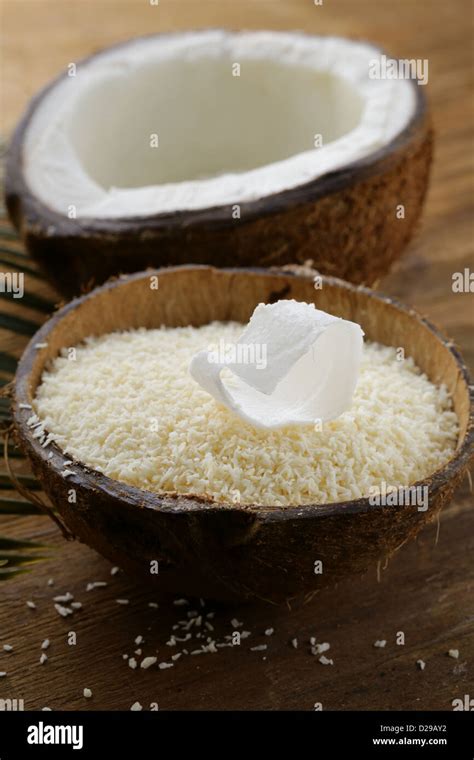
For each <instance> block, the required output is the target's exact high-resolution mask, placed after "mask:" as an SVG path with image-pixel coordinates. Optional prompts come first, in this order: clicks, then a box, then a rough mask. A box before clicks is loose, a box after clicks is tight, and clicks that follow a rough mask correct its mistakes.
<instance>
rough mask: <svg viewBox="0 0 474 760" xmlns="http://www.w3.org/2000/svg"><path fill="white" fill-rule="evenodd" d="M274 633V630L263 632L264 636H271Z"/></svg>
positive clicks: (268, 629)
mask: <svg viewBox="0 0 474 760" xmlns="http://www.w3.org/2000/svg"><path fill="white" fill-rule="evenodd" d="M274 633H275V629H274V628H267V629H266V631H265V636H273V634H274Z"/></svg>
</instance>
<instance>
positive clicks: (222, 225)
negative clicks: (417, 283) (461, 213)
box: [5, 43, 433, 296]
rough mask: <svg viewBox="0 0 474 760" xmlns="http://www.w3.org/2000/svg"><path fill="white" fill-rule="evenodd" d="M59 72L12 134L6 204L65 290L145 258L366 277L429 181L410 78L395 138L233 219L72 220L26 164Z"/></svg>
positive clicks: (405, 227) (398, 244)
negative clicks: (35, 123) (48, 200)
mask: <svg viewBox="0 0 474 760" xmlns="http://www.w3.org/2000/svg"><path fill="white" fill-rule="evenodd" d="M125 44H128V43H125ZM98 55H100V53H98ZM87 60H90V59H87ZM57 81H58V80H56V81H55V82H52V83H51V84H50V85H49V86H47V87H46V88H45V89H44V90H42V91H41V92H40V93H39V94H38V95H37V97H36V98H35V99H34V100H33V101H32V103H31V105H30V107H29V109H28V110H27V112H26V114H25V115H24V116H23V118H22V120H21V121H20V123H19V125H18V127H17V129H16V131H15V133H14V135H13V139H12V142H11V146H10V149H9V152H8V156H7V169H6V178H5V186H6V204H7V208H8V212H9V214H10V217H11V219H12V221H13V224H14V225H15V227H16V228H17V229H18V230H19V231H20V232H21V235H22V237H23V240H24V242H25V245H26V247H27V248H28V251H29V252H30V253H31V255H32V256H33V258H34V259H35V260H36V261H37V262H38V263H39V264H40V266H41V267H42V269H43V271H44V273H45V274H46V276H47V277H48V278H49V279H50V281H51V282H52V283H53V284H54V285H55V287H56V288H58V289H59V290H60V292H62V293H63V294H65V295H67V296H71V295H76V294H78V293H80V292H81V291H83V290H84V289H86V288H88V287H90V285H91V284H100V283H102V282H104V281H105V280H107V279H108V278H109V277H111V276H113V275H117V274H119V273H123V272H135V271H138V270H140V269H145V268H147V267H150V266H151V267H162V266H172V265H179V264H211V265H213V266H216V267H229V266H240V267H249V266H257V265H258V266H281V265H283V264H286V263H287V262H288V261H293V262H294V263H296V264H298V263H300V264H303V263H304V262H305V261H307V260H308V259H311V260H312V261H313V264H314V266H315V267H316V268H317V269H318V270H319V271H321V272H322V273H324V274H329V275H334V276H337V277H342V278H344V279H347V280H350V281H351V282H355V283H365V284H369V285H371V284H373V283H374V282H375V281H376V280H378V279H379V278H380V277H381V276H383V275H384V274H386V273H387V271H388V270H389V269H390V267H391V265H392V264H393V262H394V261H395V260H396V259H397V258H398V257H399V256H400V255H401V253H402V251H403V249H404V247H405V246H406V244H407V242H408V241H409V240H410V238H411V236H412V235H413V232H414V228H415V225H416V222H417V220H418V218H419V216H420V213H421V209H422V205H423V200H424V197H425V194H426V189H427V185H428V178H429V168H430V164H431V158H432V137H433V136H432V129H431V124H430V119H429V116H428V113H427V107H426V102H425V98H424V95H423V92H422V87H420V86H418V85H417V84H416V83H415V82H412V83H411V85H412V86H413V87H414V89H415V109H414V113H413V116H412V118H411V120H410V122H409V123H408V125H407V126H406V128H405V129H404V130H403V131H402V132H401V133H400V134H399V135H398V136H397V137H396V138H395V139H393V140H392V141H391V142H389V143H388V144H387V145H386V146H384V147H383V148H382V149H380V150H379V151H377V152H375V153H373V154H371V155H369V156H367V157H366V158H363V159H362V160H359V161H355V162H353V163H351V164H348V165H347V166H346V167H344V168H343V169H340V170H337V171H334V172H331V173H330V174H326V175H325V176H323V177H320V178H319V179H316V180H314V181H311V182H308V183H306V184H303V185H300V186H298V187H296V188H294V189H291V190H286V191H283V192H280V193H276V194H273V195H269V196H266V197H263V198H261V199H259V200H256V201H251V202H247V203H242V204H240V218H239V219H235V218H234V216H235V214H234V213H233V206H231V205H225V206H218V207H214V208H208V209H203V210H199V211H179V212H175V213H166V214H156V215H154V216H143V217H135V218H129V219H80V220H78V219H69V218H68V217H67V216H66V215H62V214H59V213H57V212H55V211H53V210H51V209H50V208H48V207H47V206H45V205H44V204H43V203H42V202H41V201H40V200H39V199H38V198H37V197H35V196H34V195H33V194H32V192H31V190H30V189H29V187H28V185H27V183H26V181H25V176H24V172H23V145H24V139H25V134H26V130H27V129H28V125H29V123H30V120H31V118H32V116H33V114H34V112H35V110H36V108H37V107H38V105H39V104H40V103H41V101H42V99H43V97H44V96H45V94H46V93H48V92H49V90H50V89H51V88H52V87H54V85H55V84H56V83H57ZM400 206H403V208H404V211H403V212H402V213H403V214H404V216H403V217H402V218H399V217H400V211H399V207H400Z"/></svg>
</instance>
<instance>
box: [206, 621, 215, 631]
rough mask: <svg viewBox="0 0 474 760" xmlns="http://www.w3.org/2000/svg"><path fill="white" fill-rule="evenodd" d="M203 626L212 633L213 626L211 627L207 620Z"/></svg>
mask: <svg viewBox="0 0 474 760" xmlns="http://www.w3.org/2000/svg"><path fill="white" fill-rule="evenodd" d="M204 626H205V628H206V629H207V630H208V631H213V630H214V626H213V625H212V624H211V623H210V622H209V621H208V620H206V621H205V622H204Z"/></svg>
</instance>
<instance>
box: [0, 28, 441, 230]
mask: <svg viewBox="0 0 474 760" xmlns="http://www.w3.org/2000/svg"><path fill="white" fill-rule="evenodd" d="M206 31H207V32H209V31H224V32H228V33H232V32H233V31H234V32H235V33H238V32H239V31H242V30H231V29H222V28H219V27H214V28H211V29H198V30H180V31H178V32H161V33H151V34H147V35H140V36H138V37H132V38H130V39H128V40H125V41H122V42H118V43H116V44H113V45H110V46H108V47H106V48H103V49H101V50H99V51H97V52H95V53H93V54H91V55H89V56H86V57H84V58H82V59H81V60H80V61H78V63H77V64H76V67H77V68H79V67H81V66H83V65H85V64H87V63H89V62H90V61H92V60H94V59H96V58H100V56H101V55H103V54H104V53H107V52H108V51H110V50H114V49H120V48H124V47H127V46H128V45H131V44H133V43H135V42H136V41H137V40H146V39H150V38H152V37H163V36H179V35H181V34H186V33H190V32H191V33H196V34H198V33H200V32H206ZM244 31H247V30H244ZM249 31H258V30H249ZM261 31H263V30H261ZM293 33H294V34H298V35H300V36H305V37H316V38H321V37H326V36H328V35H312V34H309V33H307V32H302V31H295V32H293ZM338 38H339V39H342V40H346V41H351V42H352V41H359V40H355V39H353V38H349V37H342V36H339V37H338ZM367 44H371V45H372V46H373V47H374V48H375V49H377V50H378V51H379V52H380V53H383V50H382V48H380V47H379V46H378V45H374V44H373V43H367ZM66 77H67V73H66V72H63V73H61V74H59V75H58V76H56V77H55V78H53V79H52V80H50V81H49V82H47V83H46V85H44V86H43V87H42V88H41V89H40V90H39V91H38V92H37V93H36V94H35V95H34V96H33V97H32V98H31V100H30V101H29V103H28V105H27V106H26V109H25V111H24V113H23V115H22V116H21V117H20V121H19V122H18V124H17V126H16V128H15V130H14V132H13V135H12V138H11V141H10V144H9V147H8V150H7V158H6V171H5V198H6V205H7V209H8V211H9V214H10V216H11V218H12V221H13V223H14V224H15V226H20V225H19V222H18V219H21V220H22V221H23V222H26V224H27V227H32V226H33V227H34V229H35V233H36V234H39V233H43V234H44V235H45V236H46V237H48V236H52V235H54V236H65V237H72V238H77V237H88V236H90V235H100V236H103V237H105V238H107V236H109V235H112V236H113V235H120V234H123V235H127V234H129V235H137V234H138V235H139V234H140V232H143V230H144V228H146V230H161V229H167V230H172V229H181V228H183V227H186V228H188V227H189V228H196V227H201V226H205V227H207V228H211V229H216V228H222V227H229V226H232V224H234V223H235V220H234V219H233V217H232V207H233V206H234V205H236V204H235V203H234V204H233V203H230V204H226V205H216V206H210V207H207V208H204V209H197V210H176V211H171V212H165V213H160V212H158V213H156V214H149V215H146V216H134V217H103V218H95V217H81V218H80V219H70V218H69V217H68V216H67V215H66V214H61V213H59V212H58V211H55V210H54V209H52V208H50V207H49V206H47V205H46V204H45V203H43V201H41V200H39V198H37V196H35V195H34V193H33V191H32V190H31V189H30V187H29V186H28V184H27V181H26V178H25V175H24V171H23V158H24V156H23V142H24V136H25V134H26V131H27V129H28V126H29V123H30V121H31V119H32V117H33V114H34V113H35V111H36V109H37V108H38V106H39V105H40V103H41V102H42V100H43V98H44V97H45V96H46V95H47V94H48V93H49V92H50V90H52V89H54V87H56V85H57V84H59V82H61V81H62V80H63V79H65V78H66ZM409 84H410V85H411V86H412V87H413V88H414V89H415V107H414V111H413V113H412V115H411V118H410V120H409V122H408V124H407V125H406V126H405V127H404V128H403V130H402V131H401V132H399V133H398V134H397V135H395V137H394V138H392V140H390V141H389V142H388V143H387V144H386V145H384V146H383V147H382V148H379V149H378V150H376V151H374V152H373V153H370V154H369V155H367V156H365V157H363V158H361V159H359V160H357V161H353V162H351V163H348V164H346V165H345V166H344V167H342V168H340V169H337V170H335V171H332V172H328V173H326V174H324V175H322V176H321V177H318V178H316V179H314V180H310V181H309V182H306V183H304V184H300V185H298V186H297V187H295V188H291V189H287V190H282V191H279V192H276V193H272V194H269V195H266V196H263V197H262V198H257V199H255V200H253V201H246V202H242V203H239V204H237V205H238V206H239V208H240V213H241V221H246V222H251V221H254V220H256V219H263V218H267V217H271V216H274V215H276V214H278V213H281V212H284V211H288V210H291V209H292V208H295V207H297V206H299V205H302V204H304V203H311V202H313V201H316V200H318V199H320V198H322V197H324V196H326V195H331V194H333V193H337V192H339V191H341V190H342V189H344V188H348V187H351V186H352V185H354V184H356V183H357V182H359V181H361V180H363V179H366V178H369V177H371V176H374V175H377V174H383V173H384V172H385V171H387V170H388V169H389V168H390V166H391V164H392V162H393V161H394V159H395V158H396V156H397V155H398V153H399V152H401V151H403V150H405V149H407V148H408V147H409V146H410V145H411V144H412V143H413V142H415V141H416V139H417V137H418V136H419V135H421V134H425V133H426V132H427V131H428V130H429V129H430V128H431V122H430V117H429V112H428V104H427V100H426V98H425V95H424V93H423V91H422V88H421V86H420V85H418V83H417V82H416V80H413V79H410V80H409ZM18 203H19V208H18V209H16V208H15V207H16V206H17V204H18Z"/></svg>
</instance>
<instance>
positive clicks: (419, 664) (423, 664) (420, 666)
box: [416, 660, 426, 670]
mask: <svg viewBox="0 0 474 760" xmlns="http://www.w3.org/2000/svg"><path fill="white" fill-rule="evenodd" d="M416 664H417V667H418V669H419V670H424V669H425V668H426V662H424V660H417V661H416Z"/></svg>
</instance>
